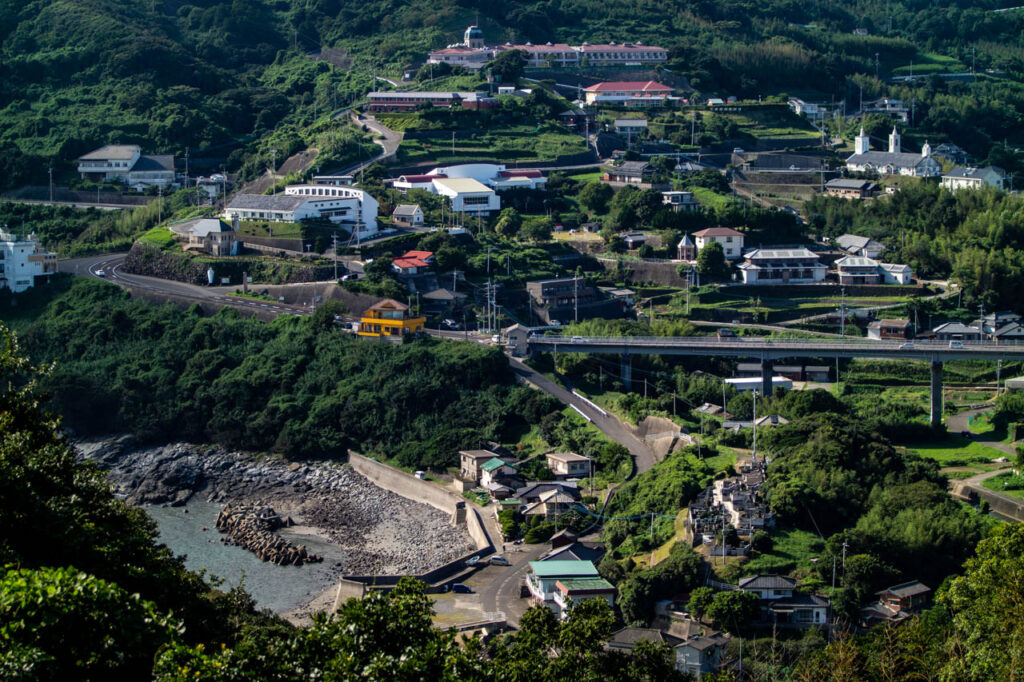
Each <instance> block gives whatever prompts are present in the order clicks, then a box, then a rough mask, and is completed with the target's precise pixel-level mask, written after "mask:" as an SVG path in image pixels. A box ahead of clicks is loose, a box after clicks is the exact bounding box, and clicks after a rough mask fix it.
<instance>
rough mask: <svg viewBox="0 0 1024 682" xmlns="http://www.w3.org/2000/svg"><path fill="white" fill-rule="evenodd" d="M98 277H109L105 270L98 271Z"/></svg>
mask: <svg viewBox="0 0 1024 682" xmlns="http://www.w3.org/2000/svg"><path fill="white" fill-rule="evenodd" d="M96 276H97V277H106V276H107V273H106V272H104V271H103V270H97V271H96Z"/></svg>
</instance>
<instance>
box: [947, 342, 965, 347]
mask: <svg viewBox="0 0 1024 682" xmlns="http://www.w3.org/2000/svg"><path fill="white" fill-rule="evenodd" d="M949 347H950V348H963V347H964V342H963V341H950V342H949Z"/></svg>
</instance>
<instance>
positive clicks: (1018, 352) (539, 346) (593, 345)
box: [509, 334, 1024, 426]
mask: <svg viewBox="0 0 1024 682" xmlns="http://www.w3.org/2000/svg"><path fill="white" fill-rule="evenodd" d="M509 344H510V345H511V346H512V348H513V350H514V351H515V352H516V354H523V355H529V354H532V353H596V354H603V355H618V356H619V357H620V358H621V361H622V380H623V381H624V382H625V383H626V385H630V383H631V380H632V357H633V356H634V355H711V356H724V357H738V358H754V359H759V360H761V392H762V394H763V395H771V393H772V372H771V367H772V365H771V361H772V360H779V359H783V358H809V357H813V358H888V359H892V360H920V361H924V362H928V363H929V364H930V366H931V418H930V419H931V424H932V426H939V425H940V424H941V423H942V363H943V362H946V361H948V360H991V361H993V362H995V361H997V360H1005V361H1022V360H1024V344H1021V345H1016V344H1013V343H1009V344H1007V343H999V344H996V343H993V342H978V341H964V342H958V341H955V342H952V343H950V342H947V341H913V342H908V341H890V340H882V341H875V340H870V339H841V340H840V339H836V340H831V339H824V340H819V339H766V338H728V339H718V338H715V337H709V336H697V337H658V336H619V337H581V336H573V337H568V336H547V335H522V336H519V337H518V338H516V335H514V334H510V335H509Z"/></svg>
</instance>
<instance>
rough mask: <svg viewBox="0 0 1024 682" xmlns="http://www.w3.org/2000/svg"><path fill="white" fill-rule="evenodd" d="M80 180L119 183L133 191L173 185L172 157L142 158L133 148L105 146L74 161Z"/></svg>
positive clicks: (137, 147)
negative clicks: (153, 186)
mask: <svg viewBox="0 0 1024 682" xmlns="http://www.w3.org/2000/svg"><path fill="white" fill-rule="evenodd" d="M78 172H79V173H80V174H81V176H82V178H85V179H92V180H101V181H103V182H123V183H124V184H126V185H129V186H131V187H134V188H137V189H145V188H146V187H149V186H151V185H155V186H158V187H170V186H171V185H173V184H174V156H172V155H170V154H163V155H149V154H143V153H142V148H141V147H139V145H137V144H109V145H106V146H105V147H100V148H99V149H95V150H93V151H91V152H89V153H88V154H85V155H83V156H80V157H78Z"/></svg>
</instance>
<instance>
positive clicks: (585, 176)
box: [569, 171, 604, 182]
mask: <svg viewBox="0 0 1024 682" xmlns="http://www.w3.org/2000/svg"><path fill="white" fill-rule="evenodd" d="M603 175H604V173H602V172H601V171H593V172H590V173H580V174H578V175H576V174H573V175H570V176H569V177H570V178H572V179H573V180H576V181H577V182H594V181H595V180H600V179H601V177H602V176H603Z"/></svg>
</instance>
